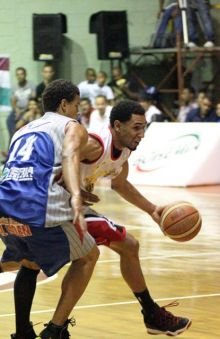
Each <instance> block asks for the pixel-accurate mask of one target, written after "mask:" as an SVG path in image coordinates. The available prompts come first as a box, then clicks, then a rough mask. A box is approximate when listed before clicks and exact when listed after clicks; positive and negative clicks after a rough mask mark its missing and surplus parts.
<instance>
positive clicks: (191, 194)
mask: <svg viewBox="0 0 220 339" xmlns="http://www.w3.org/2000/svg"><path fill="white" fill-rule="evenodd" d="M139 189H140V191H141V192H142V193H143V194H144V195H145V196H146V197H148V198H149V199H151V200H152V201H154V202H156V203H158V204H166V203H169V202H171V201H174V200H188V201H191V202H192V203H194V204H195V205H196V206H197V207H198V208H199V210H200V212H201V214H202V218H203V226H202V230H201V232H200V233H199V235H198V236H197V237H196V238H195V239H193V240H191V241H189V242H187V243H178V242H174V241H172V240H170V239H168V238H167V237H164V235H163V234H162V233H161V231H160V230H159V228H158V226H157V225H156V224H155V223H154V222H153V221H152V220H151V218H150V217H149V216H148V215H146V214H145V213H144V212H141V211H140V210H138V209H137V208H135V207H133V206H131V205H130V204H128V203H126V202H125V201H124V200H123V199H121V198H120V197H119V196H118V195H117V194H116V193H114V192H112V191H110V190H109V189H108V188H107V189H106V187H104V186H100V187H99V188H98V190H97V193H98V194H99V195H100V197H101V199H102V200H101V202H100V203H98V204H97V205H96V206H95V208H96V209H97V210H98V211H100V212H102V213H103V214H106V215H107V216H108V217H110V218H112V219H114V220H115V221H117V222H118V223H121V224H126V225H127V229H128V231H129V232H131V233H132V234H133V235H135V236H136V238H138V239H139V241H140V259H141V264H142V268H143V272H144V275H145V277H146V281H147V284H148V287H149V289H150V291H151V294H152V296H153V297H154V298H155V299H156V300H157V302H158V303H159V304H160V305H166V304H168V303H170V302H172V301H173V300H178V301H179V303H180V304H179V306H178V307H172V308H171V309H170V311H171V312H173V313H175V314H176V315H183V316H187V317H189V318H191V319H192V326H191V327H190V328H189V329H188V331H186V332H185V333H183V334H182V335H180V336H179V337H182V338H187V339H218V338H220V260H219V257H220V186H207V187H195V188H187V189H185V188H165V187H163V188H161V187H160V188H159V187H139ZM0 249H1V251H2V250H3V245H2V244H1V245H0ZM100 249H101V255H100V258H99V261H98V263H97V265H96V268H95V272H94V275H93V277H92V279H91V281H90V284H89V286H88V288H87V290H86V292H85V294H84V295H83V297H82V298H81V300H80V302H79V303H78V305H77V307H76V308H75V310H74V313H73V315H74V317H75V318H76V322H77V326H75V327H73V328H71V329H70V332H71V334H72V338H75V339H110V338H111V339H112V338H114V339H127V338H130V339H142V338H158V339H160V338H161V339H162V338H167V337H166V336H162V335H161V336H151V335H148V334H147V333H146V330H145V327H144V325H143V322H142V316H141V313H140V306H139V304H138V303H137V301H136V299H135V298H134V297H133V295H132V293H131V292H130V290H129V288H128V287H127V286H126V284H125V283H124V281H123V279H122V277H121V274H120V268H119V258H118V256H117V255H116V254H115V253H113V252H111V251H110V250H109V249H108V248H105V247H101V248H100ZM65 270H66V267H65V268H63V269H62V270H61V271H60V272H59V273H58V275H57V276H54V277H53V279H51V280H50V281H48V280H43V281H40V282H39V284H38V287H37V292H36V296H35V299H34V305H33V312H32V321H33V322H34V323H38V322H40V323H41V324H39V325H36V331H37V332H39V331H40V330H41V329H42V327H43V323H45V322H47V321H48V320H49V319H50V318H51V315H52V312H53V310H54V307H55V304H56V302H57V299H58V296H59V293H60V282H61V279H62V277H63V274H64V272H65ZM15 274H16V273H10V274H6V273H4V274H3V275H0V289H1V290H0V339H8V338H10V333H13V332H14V313H13V312H14V308H13V291H12V288H11V287H12V283H13V279H14V277H15Z"/></svg>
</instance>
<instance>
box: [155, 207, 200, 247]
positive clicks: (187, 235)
mask: <svg viewBox="0 0 220 339" xmlns="http://www.w3.org/2000/svg"><path fill="white" fill-rule="evenodd" d="M160 226H161V229H162V231H163V233H164V234H165V235H167V236H168V237H169V238H171V239H173V240H176V241H188V240H191V239H193V238H194V237H195V236H196V235H197V234H198V233H199V231H200V229H201V226H202V218H201V215H200V213H199V211H198V210H197V209H196V207H195V206H193V204H191V203H190V202H187V201H176V202H174V203H173V204H170V205H168V206H167V207H165V208H164V210H163V213H162V215H161V223H160Z"/></svg>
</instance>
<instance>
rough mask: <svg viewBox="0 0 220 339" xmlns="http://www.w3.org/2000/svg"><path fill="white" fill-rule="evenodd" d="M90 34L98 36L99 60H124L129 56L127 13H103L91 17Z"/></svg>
mask: <svg viewBox="0 0 220 339" xmlns="http://www.w3.org/2000/svg"><path fill="white" fill-rule="evenodd" d="M89 31H90V33H96V34H97V51H98V59H100V60H106V59H124V58H127V57H128V56H129V46H128V28H127V13H126V11H102V12H97V13H94V14H93V15H91V17H90V22H89Z"/></svg>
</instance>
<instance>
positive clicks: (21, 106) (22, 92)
mask: <svg viewBox="0 0 220 339" xmlns="http://www.w3.org/2000/svg"><path fill="white" fill-rule="evenodd" d="M15 75H16V78H17V84H16V85H15V86H13V87H12V97H11V104H12V112H11V114H10V115H9V116H8V119H7V127H8V131H9V135H10V137H11V136H12V135H13V133H14V131H15V124H16V121H17V120H18V119H19V118H20V117H21V116H22V114H23V113H24V112H25V111H26V109H27V107H28V102H29V99H30V98H34V97H35V96H36V86H35V85H34V84H33V83H32V82H31V81H29V80H27V71H26V69H25V68H24V67H18V68H16V72H15Z"/></svg>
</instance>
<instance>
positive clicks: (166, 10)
mask: <svg viewBox="0 0 220 339" xmlns="http://www.w3.org/2000/svg"><path fill="white" fill-rule="evenodd" d="M158 18H159V22H158V24H157V28H156V32H155V35H154V39H153V43H152V45H153V46H152V47H155V48H165V47H173V46H174V45H175V41H176V33H179V34H180V35H182V17H181V12H180V9H179V6H178V1H172V0H170V1H169V0H167V1H166V0H159V12H158ZM170 20H173V22H174V29H175V32H174V33H173V32H172V31H171V33H169V34H168V32H167V28H168V26H169V22H170Z"/></svg>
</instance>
